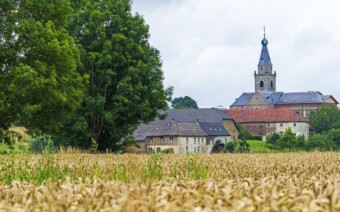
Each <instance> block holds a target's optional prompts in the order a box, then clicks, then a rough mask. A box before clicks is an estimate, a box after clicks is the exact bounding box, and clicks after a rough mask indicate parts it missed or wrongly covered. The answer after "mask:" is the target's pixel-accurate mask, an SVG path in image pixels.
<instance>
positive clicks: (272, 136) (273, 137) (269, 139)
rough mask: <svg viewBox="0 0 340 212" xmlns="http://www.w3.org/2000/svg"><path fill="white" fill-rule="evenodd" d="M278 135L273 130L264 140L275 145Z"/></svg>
mask: <svg viewBox="0 0 340 212" xmlns="http://www.w3.org/2000/svg"><path fill="white" fill-rule="evenodd" d="M280 137H281V136H280V134H278V133H276V132H274V133H272V134H270V135H269V136H268V137H267V140H266V142H267V144H269V145H275V144H276V142H277V141H278V140H279V139H280Z"/></svg>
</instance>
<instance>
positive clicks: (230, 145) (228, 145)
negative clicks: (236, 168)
mask: <svg viewBox="0 0 340 212" xmlns="http://www.w3.org/2000/svg"><path fill="white" fill-rule="evenodd" d="M235 148H236V143H235V141H228V142H227V143H225V144H224V151H225V152H234V151H235Z"/></svg>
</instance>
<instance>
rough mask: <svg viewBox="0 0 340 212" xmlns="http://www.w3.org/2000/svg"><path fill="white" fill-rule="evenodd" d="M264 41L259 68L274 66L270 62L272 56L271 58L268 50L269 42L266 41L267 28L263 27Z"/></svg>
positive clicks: (262, 42)
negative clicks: (261, 66)
mask: <svg viewBox="0 0 340 212" xmlns="http://www.w3.org/2000/svg"><path fill="white" fill-rule="evenodd" d="M263 31H264V33H263V39H262V41H261V44H262V50H261V55H260V60H259V64H258V65H259V66H260V65H272V62H271V61H270V56H269V51H268V48H267V45H268V40H267V39H266V27H263Z"/></svg>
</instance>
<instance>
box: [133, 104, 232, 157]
mask: <svg viewBox="0 0 340 212" xmlns="http://www.w3.org/2000/svg"><path fill="white" fill-rule="evenodd" d="M161 113H164V114H165V115H166V118H165V119H164V120H161V119H158V118H157V119H156V120H154V121H152V122H150V123H143V124H140V125H139V126H138V128H137V129H136V130H135V132H134V133H133V137H134V138H135V142H136V143H137V144H138V145H139V147H140V148H139V152H141V153H152V152H161V151H163V150H168V151H171V152H173V153H176V154H183V153H211V152H212V151H213V149H214V147H216V146H219V145H223V144H224V143H226V142H227V141H229V140H237V138H238V129H237V127H236V124H235V122H234V120H233V119H232V118H231V117H230V116H229V115H227V114H226V113H224V112H223V111H220V110H218V109H214V108H212V109H172V110H168V111H165V112H161ZM215 149H216V148H215Z"/></svg>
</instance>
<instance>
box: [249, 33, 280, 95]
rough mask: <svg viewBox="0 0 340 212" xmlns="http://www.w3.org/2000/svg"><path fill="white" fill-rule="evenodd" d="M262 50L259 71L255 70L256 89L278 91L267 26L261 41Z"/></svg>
mask: <svg viewBox="0 0 340 212" xmlns="http://www.w3.org/2000/svg"><path fill="white" fill-rule="evenodd" d="M261 44H262V50H261V55H260V60H259V64H258V69H257V72H256V71H255V73H254V77H255V90H256V91H272V92H275V91H276V72H274V73H273V64H272V62H271V60H270V56H269V51H268V47H267V46H268V40H267V38H266V28H265V27H264V28H263V39H262V41H261Z"/></svg>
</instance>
